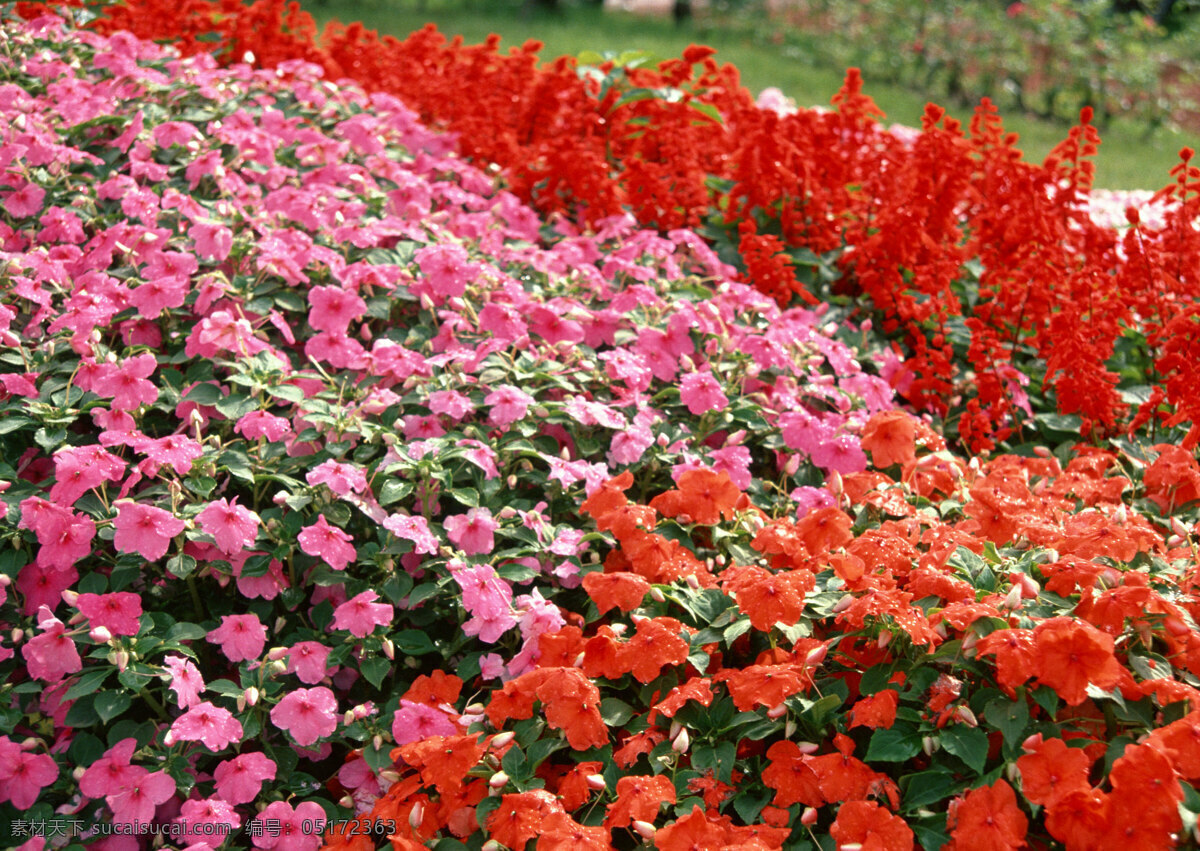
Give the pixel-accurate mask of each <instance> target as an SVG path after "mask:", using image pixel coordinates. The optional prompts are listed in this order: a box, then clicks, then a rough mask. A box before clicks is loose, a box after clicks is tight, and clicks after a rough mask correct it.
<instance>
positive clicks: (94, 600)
mask: <svg viewBox="0 0 1200 851" xmlns="http://www.w3.org/2000/svg"><path fill="white" fill-rule="evenodd" d="M75 605H76V608H78V609H79V611H80V613H82V614H83V616H84V617H85V618H87V619H88V621H89V622H90V624H91V626H92V627H97V626H102V627H105V628H106V629H107V630H108V631H109V632H111V633H112V634H113V635H137V634H138V630H140V629H141V624H140V623H138V619H139V618H141V616H142V598H141V597H139V596H138V595H137V594H133V593H130V592H129V591H116V592H114V593H111V594H80V595H79V598H78V599H77V600H76V603H75Z"/></svg>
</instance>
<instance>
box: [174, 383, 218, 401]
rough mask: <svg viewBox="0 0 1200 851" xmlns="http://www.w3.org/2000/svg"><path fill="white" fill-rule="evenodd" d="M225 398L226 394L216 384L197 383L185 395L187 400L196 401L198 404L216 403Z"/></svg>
mask: <svg viewBox="0 0 1200 851" xmlns="http://www.w3.org/2000/svg"><path fill="white" fill-rule="evenodd" d="M224 398H225V394H223V393H222V392H221V388H220V387H218V386H217V385H215V384H197V385H196V386H195V387H193V388H192V389H191V390H189V391H188V394H187V395H186V396H184V397H183V399H184V401H185V402H195V403H196V404H197V405H215V404H217V402H220V401H221V400H222V399H224Z"/></svg>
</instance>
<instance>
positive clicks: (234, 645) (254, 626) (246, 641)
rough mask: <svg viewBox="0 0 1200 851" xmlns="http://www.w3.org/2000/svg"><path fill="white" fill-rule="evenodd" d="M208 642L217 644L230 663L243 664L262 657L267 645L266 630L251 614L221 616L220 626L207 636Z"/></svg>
mask: <svg viewBox="0 0 1200 851" xmlns="http://www.w3.org/2000/svg"><path fill="white" fill-rule="evenodd" d="M208 640H209V641H211V642H212V643H213V644H219V645H220V646H221V652H222V653H224V654H225V657H226V658H227V659H229V661H230V662H244V661H246V660H248V659H257V658H258V657H259V656H260V655H262V651H263V647H264V646H265V645H266V643H267V628H266V627H265V626H263V625H262V621H260V620H259V619H258V615H256V614H253V613H252V614H248V615H223V616H222V617H221V625H220V626H219V627H217V628H216V629H214V630H213V631H212V632H210V633H209V634H208Z"/></svg>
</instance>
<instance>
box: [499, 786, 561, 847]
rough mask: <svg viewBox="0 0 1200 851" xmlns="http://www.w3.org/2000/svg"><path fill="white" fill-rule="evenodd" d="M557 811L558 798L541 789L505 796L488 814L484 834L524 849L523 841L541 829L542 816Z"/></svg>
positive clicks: (543, 818)
mask: <svg viewBox="0 0 1200 851" xmlns="http://www.w3.org/2000/svg"><path fill="white" fill-rule="evenodd" d="M561 812H563V808H562V804H561V803H559V800H558V798H556V797H554V796H553V795H551V794H550V793H549V792H547V791H546V790H545V789H534V790H532V791H529V792H519V793H516V794H513V795H505V796H504V797H503V798H501V799H500V806H499V807H497V808H496V809H495V811H494V812H493V813H492V814H491V815H490V816H488V820H487V831H488V835H490V836H491V838H492V839H495V840H496V841H497V842H499V843H500V844H501V845H507V846H508V847H509V848H524V847H525V843H526V842H528V841H529V840H530V839H533V838H534V837H536V836H538V835H539V834H540V833H541V832H542V828H543V826H544V824H545V822H546V819H548V818H549V817H550V816H551V815H552V814H554V813H561Z"/></svg>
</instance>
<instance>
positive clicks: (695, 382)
mask: <svg viewBox="0 0 1200 851" xmlns="http://www.w3.org/2000/svg"><path fill="white" fill-rule="evenodd" d="M679 398H680V400H681V401H682V402H683V403H684V404H685V405H687V409H688V410H689V411H691V412H692V413H693V414H696V415H700V414H703V413H704V412H705V411H721V410H724V408H725V406H726V405H728V404H729V399H728V398H727V397H726V396H725V393H724V392H722V390H721V384H720V383H719V382H718V381H717V379H715V378H713V375H712V373H711V372H689V373H688V374H687V375H685V376H684V377H683V380H682V381H680V383H679Z"/></svg>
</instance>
